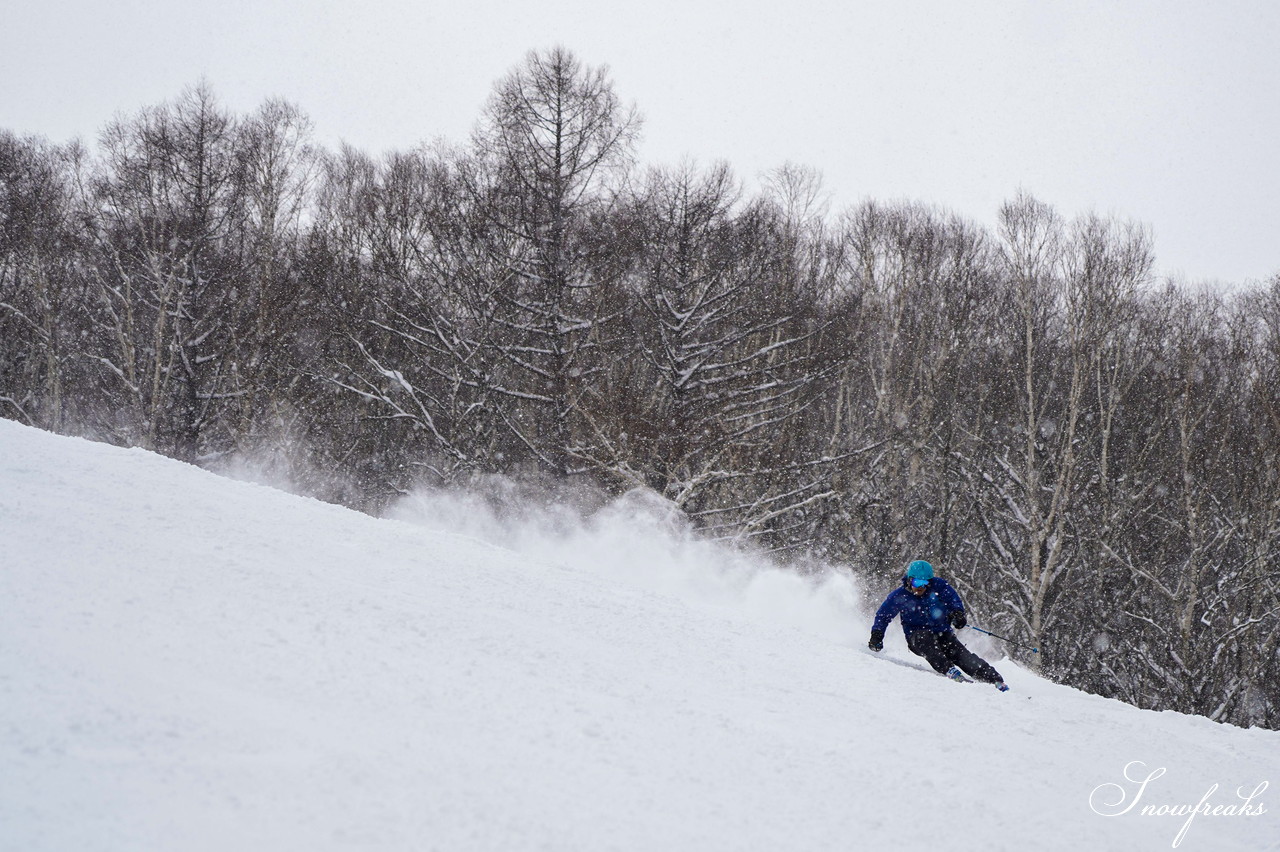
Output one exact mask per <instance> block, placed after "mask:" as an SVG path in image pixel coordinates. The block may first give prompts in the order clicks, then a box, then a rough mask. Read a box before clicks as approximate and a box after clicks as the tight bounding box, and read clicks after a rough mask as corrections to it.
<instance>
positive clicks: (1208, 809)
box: [1089, 760, 1268, 849]
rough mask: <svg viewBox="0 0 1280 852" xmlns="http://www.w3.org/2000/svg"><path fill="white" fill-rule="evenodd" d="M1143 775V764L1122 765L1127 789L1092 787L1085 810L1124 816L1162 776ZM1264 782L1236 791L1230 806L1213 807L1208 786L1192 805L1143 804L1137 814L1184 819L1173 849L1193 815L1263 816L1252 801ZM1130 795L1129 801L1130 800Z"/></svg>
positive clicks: (1215, 789) (1161, 770)
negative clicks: (1150, 785)
mask: <svg viewBox="0 0 1280 852" xmlns="http://www.w3.org/2000/svg"><path fill="white" fill-rule="evenodd" d="M1143 772H1146V764H1144V763H1143V762H1142V761H1140V760H1135V761H1132V762H1131V763H1126V764H1125V767H1124V780H1125V781H1128V782H1129V784H1130V785H1132V786H1130V787H1127V788H1126V786H1125V785H1123V784H1099V785H1098V786H1097V787H1094V788H1093V792H1092V793H1090V794H1089V807H1091V808H1093V812H1094V813H1095V814H1100V815H1102V816H1107V817H1113V816H1121V815H1122V814H1127V813H1129V811H1131V810H1133V809H1134V808H1135V807H1137V805H1138V802H1140V801H1141V800H1142V798H1143V794H1144V793H1146V791H1147V785H1148V784H1150V783H1151V782H1152V781H1154V780H1156V779H1157V778H1159V777H1160V776H1161V775H1163V774H1164V773H1165V769H1164V767H1160V768H1159V769H1156V770H1153V771H1152V772H1148V773H1147V774H1146V776H1145V777H1143V775H1142V773H1143ZM1267 784H1268V782H1266V781H1263V782H1262V783H1261V784H1259V785H1258V786H1256V787H1254V788H1253V790H1246V789H1245V788H1244V787H1240V788H1239V789H1237V790H1236V798H1237V799H1239V801H1234V800H1233V801H1232V803H1231V804H1226V805H1223V804H1215V803H1214V801H1213V795H1214V793H1216V792H1218V785H1217V784H1214V785H1213V786H1212V787H1210V788H1209V789H1208V791H1206V792H1205V794H1204V795H1203V796H1201V797H1200V801H1199V802H1197V803H1196V804H1194V805H1192V804H1190V803H1186V804H1177V805H1169V804H1147V805H1144V806H1143V808H1142V810H1140V811H1139V813H1140V814H1141V815H1142V816H1156V817H1161V816H1171V817H1186V818H1187V821H1186V822H1184V823H1183V824H1182V828H1181V830H1179V831H1178V834H1177V836H1176V837H1174V838H1173V848H1175V849H1176V848H1178V844H1180V843H1182V838H1184V837H1186V836H1187V829H1189V828H1191V821H1192V820H1194V819H1195V818H1196V817H1197V816H1207V817H1222V816H1226V817H1235V816H1247V817H1248V816H1261V815H1262V814H1264V813H1266V812H1267V811H1266V808H1264V807H1263V806H1262V802H1255V801H1254V800H1255V799H1257V798H1258V797H1259V796H1261V795H1262V793H1263V791H1265V790H1266V789H1267ZM1130 793H1132V794H1133V795H1132V798H1130Z"/></svg>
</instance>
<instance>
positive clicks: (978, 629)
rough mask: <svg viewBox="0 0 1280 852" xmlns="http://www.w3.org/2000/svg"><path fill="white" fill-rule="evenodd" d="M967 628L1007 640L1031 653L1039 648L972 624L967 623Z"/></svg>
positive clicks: (1038, 650) (1034, 652)
mask: <svg viewBox="0 0 1280 852" xmlns="http://www.w3.org/2000/svg"><path fill="white" fill-rule="evenodd" d="M969 628H970V629H972V630H976V631H978V632H979V633H985V634H987V635H988V636H994V637H995V638H997V639H1003V640H1004V641H1005V642H1008V643H1009V644H1010V645H1017V646H1018V647H1019V648H1029V649H1030V650H1031V653H1033V654H1039V653H1040V649H1039V648H1032V647H1031V646H1030V645H1023V644H1022V643H1021V642H1015V641H1013V640H1012V639H1010V638H1008V637H1006V636H1001V635H1000V634H999V633H992V632H991V631H990V630H983V629H982V628H981V627H974V626H973V625H972V624H970V625H969Z"/></svg>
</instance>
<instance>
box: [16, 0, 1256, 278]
mask: <svg viewBox="0 0 1280 852" xmlns="http://www.w3.org/2000/svg"><path fill="white" fill-rule="evenodd" d="M556 44H562V45H564V46H565V47H567V48H569V49H570V50H572V51H573V52H575V53H576V54H577V55H578V56H579V57H580V58H581V59H582V60H583V61H584V62H586V63H588V64H591V65H602V64H603V65H608V66H609V67H610V69H611V72H612V77H613V80H614V84H615V88H616V91H617V92H618V93H619V95H621V97H622V98H623V99H624V100H626V101H632V102H634V103H635V104H636V105H637V106H638V107H639V109H640V111H641V113H642V114H643V115H644V117H645V126H644V135H643V138H642V141H641V147H640V150H639V155H640V159H641V161H642V162H645V163H651V164H660V163H676V162H678V161H680V160H681V159H683V158H685V157H688V158H692V159H694V160H696V161H697V162H700V163H704V164H706V163H711V162H713V161H715V160H719V159H723V160H727V161H728V162H729V163H730V164H731V165H733V166H734V168H735V169H736V170H737V171H738V173H739V174H740V175H742V176H743V177H744V178H748V179H750V178H753V177H754V176H756V175H758V174H759V173H760V172H762V171H764V170H767V169H770V168H773V167H776V166H779V165H781V164H782V163H784V162H787V161H792V162H796V163H802V164H806V165H810V166H814V167H816V168H818V169H820V170H821V171H822V172H823V174H824V176H825V181H826V187H827V189H828V190H829V191H830V192H831V194H832V197H833V201H834V204H835V207H836V208H839V207H843V206H847V205H853V204H856V203H858V202H859V201H861V200H863V199H865V198H875V199H879V200H886V201H887V200H895V199H912V200H919V201H924V202H928V203H931V204H936V205H940V206H942V207H946V208H948V209H951V210H954V211H956V212H958V213H961V214H963V215H965V216H968V217H970V218H972V219H974V220H977V221H979V222H981V223H983V224H988V225H989V224H991V223H992V222H993V220H994V217H995V214H996V211H997V209H998V208H999V205H1000V203H1001V202H1002V201H1003V200H1005V199H1007V198H1009V197H1010V196H1012V195H1013V193H1014V192H1016V191H1017V190H1018V189H1019V188H1024V189H1026V190H1028V191H1030V192H1031V193H1033V194H1035V195H1036V196H1037V197H1039V198H1040V199H1042V200H1044V201H1047V202H1049V203H1051V204H1053V205H1054V206H1056V207H1057V208H1058V209H1059V210H1060V211H1061V212H1062V213H1064V214H1066V215H1068V216H1071V215H1075V214H1078V213H1082V212H1086V211H1089V210H1094V211H1097V212H1099V213H1103V214H1114V215H1116V216H1119V217H1122V218H1126V219H1132V220H1136V221H1139V222H1142V223H1145V224H1147V225H1148V226H1150V228H1151V229H1152V231H1153V233H1154V235H1155V240H1156V251H1157V258H1158V266H1159V269H1160V271H1161V272H1162V273H1165V274H1170V275H1176V276H1179V277H1181V278H1183V279H1184V280H1186V281H1187V282H1189V283H1196V282H1200V281H1217V282H1221V283H1224V284H1239V283H1243V282H1246V281H1248V280H1261V279H1264V278H1266V277H1268V276H1270V275H1272V274H1274V273H1278V272H1280V3H1276V2H1274V0H1236V2H1223V0H1216V2H1206V0H1195V2H1183V0H1159V2H1156V0H1144V2H1114V3H1100V2H1080V1H1079V0H1072V2H1048V0H1040V2H1035V1H1034V0H1027V2H966V1H964V0H945V1H944V2H901V0H881V2H875V3H870V2H856V0H831V2H824V0H791V2H789V3H779V2H769V3H762V2H758V1H757V0H738V2H728V0H643V2H634V3H633V2H626V3H619V2H606V0H600V1H599V2H594V3H593V2H586V0H501V1H500V2H486V0H456V2H451V3H442V2H436V1H435V0H221V2H210V0H199V2H193V0H149V1H148V2H142V1H141V0H111V2H105V0H0V128H3V129H7V130H10V131H14V132H17V133H19V134H23V135H25V134H36V135H40V136H44V137H47V138H49V139H51V140H53V141H57V142H64V141H67V140H69V139H71V138H73V137H77V136H79V137H82V138H84V139H85V140H86V141H92V140H93V139H94V138H95V137H96V135H97V132H98V131H99V130H100V129H101V127H102V125H103V124H104V123H105V122H106V121H108V120H109V119H110V118H111V117H112V116H113V115H115V114H117V113H121V114H130V113H133V112H136V111H137V110H138V109H140V108H141V107H143V106H145V105H149V104H155V103H159V102H162V101H165V100H168V99H171V98H173V97H175V96H176V95H178V94H179V93H180V92H181V91H182V89H183V88H184V87H186V86H188V85H190V84H192V83H194V82H196V81H198V80H199V79H200V78H201V77H204V78H206V79H207V80H208V81H209V82H210V83H211V84H212V85H213V87H214V90H215V92H216V93H217V94H218V95H219V96H220V97H221V98H222V100H223V101H224V102H225V103H226V104H227V105H228V106H230V107H232V108H233V109H235V110H236V111H240V112H247V111H248V110H250V109H252V108H254V107H256V106H257V105H258V104H259V103H260V102H261V101H262V100H263V99H264V98H266V97H269V96H282V97H285V98H287V99H289V100H291V101H293V102H294V103H296V104H297V105H298V106H300V107H302V108H303V109H304V110H305V111H306V112H307V113H309V114H310V115H311V117H312V119H313V120H314V122H315V125H316V131H317V136H318V139H319V141H320V142H322V143H324V144H326V145H329V146H333V145H335V144H336V143H337V141H338V140H340V139H342V140H346V141H347V142H349V143H351V144H353V145H355V146H356V147H358V148H361V149H364V150H365V151H368V152H369V153H372V154H379V153H381V152H383V151H386V150H389V149H392V148H408V147H411V146H413V145H415V144H417V143H419V142H423V141H429V140H431V139H434V138H437V137H443V138H445V139H448V140H451V141H457V142H461V141H463V140H465V139H466V137H467V134H468V133H469V132H470V130H471V127H472V126H473V124H474V123H475V121H476V119H477V118H478V117H479V115H480V112H481V109H482V106H483V104H484V101H485V99H486V97H487V96H488V94H489V92H490V90H491V88H492V86H493V83H494V81H495V80H497V79H498V78H500V77H501V76H503V75H504V74H505V73H506V72H507V71H508V70H509V69H510V68H511V67H513V66H514V65H516V64H518V63H519V62H520V61H521V60H522V58H523V57H524V55H525V54H526V53H527V52H528V51H529V50H530V49H533V48H545V47H549V46H552V45H556Z"/></svg>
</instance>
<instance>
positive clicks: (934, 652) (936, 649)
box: [907, 630, 1004, 683]
mask: <svg viewBox="0 0 1280 852" xmlns="http://www.w3.org/2000/svg"><path fill="white" fill-rule="evenodd" d="M907 647H908V648H910V649H911V653H913V654H916V655H918V656H921V657H924V658H925V659H926V660H927V661H928V662H929V665H931V666H933V670H934V671H936V672H937V673H938V674H946V673H947V669H949V668H951V667H952V666H959V667H960V671H962V672H964V673H965V674H967V675H968V676H969V677H971V678H973V679H974V680H980V681H982V682H984V683H999V682H1000V681H1002V680H1004V678H1002V677H1001V676H1000V672H998V671H996V670H995V669H994V668H992V667H991V664H990V663H988V662H987V661H986V660H984V659H982V658H981V657H979V656H978V655H977V654H975V653H973V652H972V651H970V650H969V649H968V648H966V647H965V646H964V645H962V644H961V643H960V640H959V639H957V638H956V634H954V633H952V632H951V631H950V630H948V631H947V632H946V633H934V632H933V631H932V630H915V631H912V632H911V633H908V634H907Z"/></svg>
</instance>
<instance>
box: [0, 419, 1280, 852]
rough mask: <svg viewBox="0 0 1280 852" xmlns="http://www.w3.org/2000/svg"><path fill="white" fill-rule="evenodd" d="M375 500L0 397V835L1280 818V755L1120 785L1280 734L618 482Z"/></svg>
mask: <svg viewBox="0 0 1280 852" xmlns="http://www.w3.org/2000/svg"><path fill="white" fill-rule="evenodd" d="M398 516H399V518H400V519H398V520H391V519H381V520H379V519H373V518H369V517H366V516H363V515H360V514H357V513H355V512H350V511H346V510H344V509H340V508H337V507H333V506H329V505H325V504H322V503H319V502H316V501H313V500H309V499H305V498H300V497H296V496H292V495H289V494H286V493H284V492H282V491H277V490H273V489H271V488H267V487H264V486H261V485H253V484H249V483H245V482H237V481H232V480H228V479H222V478H218V477H216V476H214V475H212V474H209V473H207V472H204V471H201V470H198V469H196V468H193V467H189V466H186V465H182V464H179V463H177V462H173V461H170V460H166V459H163V458H160V457H158V456H155V455H152V454H149V453H146V452H142V451H138V450H121V449H115V448H111V447H107V446H103V445H98V444H93V443H89V442H87V441H82V440H76V439H69V438H62V437H57V436H53V435H50V434H47V433H43V432H39V431H36V430H33V429H30V428H26V427H23V426H20V425H17V424H15V423H12V422H9V421H0V554H2V556H0V849H4V850H24V852H34V850H77V852H82V850H97V849H109V850H205V849H207V850H233V849H234V850H326V849H395V850H427V849H440V850H525V849H554V850H559V849H574V850H579V849H580V850H605V849H636V850H669V849H698V850H706V849H724V850H740V849H760V850H784V849H797V850H806V852H814V850H827V849H832V850H834V849H839V850H853V849H880V850H915V849H920V850H931V851H932V850H941V849H955V850H969V849H973V850H991V852H995V850H1002V849H1009V850H1026V849H1037V850H1056V849H1070V850H1077V849H1089V850H1110V849H1126V850H1129V849H1167V848H1170V847H1172V846H1173V845H1174V844H1175V841H1177V840H1179V839H1180V845H1179V846H1178V848H1180V849H1189V850H1214V852H1217V850H1235V849H1239V850H1260V849H1263V850H1265V849H1280V815H1278V813H1277V812H1278V811H1280V806H1277V807H1272V803H1273V802H1275V800H1276V798H1277V794H1280V786H1272V787H1270V788H1268V789H1263V790H1261V791H1259V792H1258V793H1257V794H1256V795H1254V797H1253V798H1252V800H1251V801H1250V802H1249V803H1248V804H1247V807H1248V809H1249V810H1250V811H1251V812H1252V813H1251V814H1248V815H1246V814H1242V813H1236V814H1234V815H1224V814H1222V813H1221V810H1220V812H1219V815H1216V816H1214V815H1212V814H1205V813H1201V814H1198V815H1196V816H1195V817H1194V819H1193V820H1192V822H1191V824H1190V826H1189V828H1187V830H1186V832H1185V834H1183V835H1182V836H1181V837H1180V838H1179V832H1180V831H1181V830H1182V829H1183V827H1184V824H1185V823H1186V822H1187V817H1186V816H1170V815H1163V816H1157V815H1148V816H1144V815H1142V814H1141V813H1140V811H1141V809H1142V808H1144V807H1147V806H1156V807H1161V806H1164V808H1165V810H1166V811H1167V810H1168V808H1169V806H1194V805H1196V804H1197V803H1199V802H1200V801H1201V800H1202V799H1205V797H1206V793H1207V794H1208V798H1207V800H1206V801H1207V806H1208V807H1209V808H1212V807H1219V808H1220V809H1221V808H1222V807H1225V806H1229V805H1231V806H1235V808H1234V809H1236V810H1243V809H1244V808H1245V806H1246V803H1245V802H1244V801H1243V800H1242V799H1240V798H1238V793H1237V791H1238V790H1243V791H1244V793H1245V794H1246V795H1248V794H1249V793H1252V792H1254V791H1256V790H1257V788H1259V786H1260V785H1262V784H1263V783H1264V782H1270V783H1272V784H1275V783H1276V782H1280V733H1277V732H1274V731H1263V730H1242V729H1238V728H1232V727H1227V726H1223V725H1218V724H1214V723H1211V722H1209V721H1207V720H1205V719H1201V718H1195V717H1189V716H1183V715H1178V714H1174V713H1153V712H1147V711H1140V710H1137V709H1134V708H1132V707H1128V706H1126V705H1124V704H1121V703H1119V702H1116V701H1109V700H1105V699H1101V698H1097V697H1094V696H1090V695H1086V694H1083V693H1080V692H1078V691H1075V690H1072V689H1068V688H1065V687H1062V686H1057V685H1054V684H1051V683H1048V682H1046V681H1044V680H1041V679H1039V678H1037V677H1036V676H1034V675H1032V674H1031V673H1029V672H1026V671H1023V670H1021V669H1019V668H1018V667H1016V666H1015V665H1013V664H1012V663H1010V662H1009V661H1007V660H1002V659H1000V658H999V656H998V651H997V649H996V647H995V646H993V645H988V644H983V643H980V642H973V643H972V645H973V646H974V647H977V648H979V649H980V650H982V651H983V652H984V653H987V654H990V655H991V659H992V660H993V662H995V663H996V665H997V667H998V668H1000V669H1001V671H1003V672H1004V673H1005V674H1006V676H1007V677H1008V680H1009V682H1010V684H1011V685H1012V687H1013V690H1012V691H1011V692H1009V693H1007V694H1001V693H998V692H997V691H995V690H994V689H992V688H990V687H988V686H984V685H980V684H974V685H963V684H956V683H952V682H950V681H948V680H946V679H944V678H940V677H938V676H936V675H934V674H933V673H932V672H930V671H925V670H922V668H921V666H920V665H919V664H918V662H917V661H916V660H915V658H913V657H911V656H910V655H909V654H908V653H907V652H906V651H905V648H904V646H903V644H902V642H901V633H900V631H899V630H898V628H897V627H896V626H894V627H893V628H892V630H891V634H890V640H891V641H890V644H889V647H888V648H887V649H886V652H885V654H884V655H883V657H882V658H877V657H875V656H874V655H872V654H870V653H869V652H867V651H866V650H865V641H866V633H867V623H868V619H867V611H868V610H869V609H871V608H873V606H874V603H875V602H876V600H867V599H864V597H863V595H862V594H861V593H860V592H859V591H858V590H857V589H856V588H855V586H854V585H853V584H852V583H851V582H850V581H849V580H848V579H847V575H839V574H835V575H831V576H829V577H827V578H826V579H825V580H820V581H804V580H800V579H797V578H795V577H793V576H790V575H787V574H783V573H780V572H777V571H771V570H768V569H766V568H763V567H759V566H752V565H751V564H750V563H749V562H746V561H743V560H742V559H740V558H736V557H732V556H730V555H728V554H725V553H723V552H722V551H719V550H717V549H716V548H712V547H709V546H706V545H699V544H696V543H694V542H692V541H690V540H689V539H688V538H687V537H686V536H684V535H682V533H681V531H680V529H679V527H678V525H675V524H673V523H671V522H670V521H669V519H664V518H663V516H662V513H661V512H660V511H658V510H657V509H655V506H654V505H652V504H651V503H650V502H649V501H646V500H644V499H636V498H634V497H633V498H631V499H627V500H622V501H620V502H619V503H618V504H616V505H615V506H613V507H610V509H608V510H607V511H605V512H603V513H601V514H600V515H599V516H597V517H596V518H594V519H592V520H591V521H590V522H588V523H586V524H582V525H578V526H576V527H575V526H574V525H572V524H559V525H557V524H554V523H553V524H551V525H550V526H549V527H541V528H540V527H538V526H537V525H529V524H526V525H524V526H522V527H521V528H519V529H514V528H505V529H504V528H503V527H502V525H501V524H499V523H498V522H497V521H496V520H494V519H493V518H487V517H485V516H484V514H483V512H481V511H480V509H479V508H478V507H477V506H476V505H468V504H466V503H465V502H463V503H459V502H458V501H445V500H441V499H436V498H424V499H421V500H417V501H410V502H407V503H406V504H405V505H404V506H402V507H401V508H400V510H399V512H398ZM548 517H551V518H553V517H554V516H551V515H548ZM433 525H434V526H436V527H439V526H441V525H444V526H445V527H447V528H450V529H456V530H466V531H467V532H468V534H467V535H462V534H459V533H457V532H449V531H441V530H440V529H432V526H433ZM486 535H487V536H488V537H489V538H490V539H495V540H496V539H497V538H498V537H504V538H503V545H504V546H499V545H498V544H495V543H492V541H491V542H485V541H482V540H480V538H477V537H476V536H480V537H481V538H482V537H484V536H486ZM887 591H888V589H884V590H874V593H872V594H873V595H874V597H876V598H878V597H879V595H880V594H882V593H884V592H887ZM980 619H981V613H975V614H974V620H975V621H978V622H979V623H980ZM969 638H972V637H969ZM1135 761H1140V762H1141V763H1140V764H1138V763H1133V762H1135ZM1126 767H1127V770H1126ZM1160 769H1163V770H1165V771H1164V772H1163V773H1162V774H1161V773H1158V772H1156V770H1160ZM1126 771H1127V772H1128V775H1129V777H1130V778H1137V779H1141V778H1146V777H1148V776H1151V775H1154V776H1155V777H1153V778H1151V780H1150V782H1149V783H1148V784H1147V785H1146V787H1145V789H1144V790H1143V791H1142V792H1141V797H1140V799H1139V801H1138V802H1137V803H1136V806H1135V807H1134V808H1133V809H1132V810H1128V811H1127V812H1124V813H1118V814H1117V815H1113V816H1105V815H1103V814H1106V813H1115V812H1118V811H1122V810H1124V808H1125V806H1126V805H1128V804H1130V803H1132V802H1133V797H1134V795H1135V794H1136V792H1137V787H1138V785H1137V784H1135V783H1131V782H1129V781H1126V780H1125V773H1126ZM1214 785H1217V786H1216V788H1215V786H1214ZM1122 792H1123V793H1124V794H1125V795H1127V797H1128V798H1127V799H1126V800H1125V801H1123V802H1120V803H1118V804H1117V800H1118V798H1119V796H1120V795H1121V793H1122ZM1100 812H1101V813H1100Z"/></svg>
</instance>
